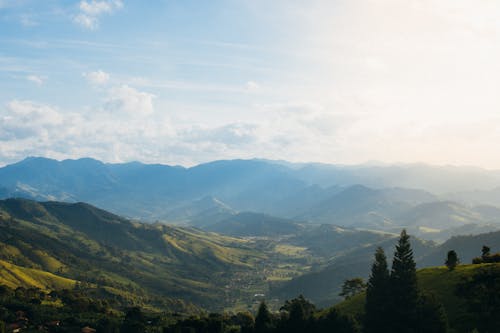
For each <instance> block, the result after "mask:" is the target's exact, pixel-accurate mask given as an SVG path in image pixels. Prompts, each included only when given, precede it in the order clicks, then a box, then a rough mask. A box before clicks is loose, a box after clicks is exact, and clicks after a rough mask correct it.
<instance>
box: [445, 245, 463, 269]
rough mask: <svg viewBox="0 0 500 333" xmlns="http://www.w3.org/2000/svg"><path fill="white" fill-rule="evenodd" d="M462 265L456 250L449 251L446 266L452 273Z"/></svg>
mask: <svg viewBox="0 0 500 333" xmlns="http://www.w3.org/2000/svg"><path fill="white" fill-rule="evenodd" d="M459 263H460V261H459V260H458V256H457V253H456V252H455V251H454V250H450V251H448V255H447V256H446V261H445V265H446V266H447V267H448V269H449V270H450V271H452V270H454V269H455V267H457V265H458V264H459Z"/></svg>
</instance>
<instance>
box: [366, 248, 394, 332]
mask: <svg viewBox="0 0 500 333" xmlns="http://www.w3.org/2000/svg"><path fill="white" fill-rule="evenodd" d="M389 278H390V276H389V269H388V267H387V258H386V256H385V253H384V250H383V249H382V248H381V247H379V248H377V250H376V252H375V261H374V262H373V265H372V271H371V274H370V278H369V279H368V283H367V289H366V303H365V314H366V315H365V331H366V332H368V333H378V332H380V333H382V332H386V330H385V326H386V322H387V320H386V318H387V316H388V315H389V313H388V310H389V307H388V303H387V302H388V300H389Z"/></svg>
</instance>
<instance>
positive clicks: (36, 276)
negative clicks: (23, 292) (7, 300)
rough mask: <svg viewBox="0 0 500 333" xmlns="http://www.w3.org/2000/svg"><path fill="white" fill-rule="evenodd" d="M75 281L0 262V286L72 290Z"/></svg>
mask: <svg viewBox="0 0 500 333" xmlns="http://www.w3.org/2000/svg"><path fill="white" fill-rule="evenodd" d="M76 282H77V281H75V280H71V279H67V278H63V277H60V276H57V275H55V274H52V273H49V272H45V271H42V270H38V269H33V268H26V267H21V266H17V265H14V264H11V263H8V262H6V261H4V260H0V284H3V285H6V286H7V287H9V288H12V289H15V288H17V287H24V288H39V289H41V290H44V291H49V290H58V289H72V288H73V287H74V286H75V284H76Z"/></svg>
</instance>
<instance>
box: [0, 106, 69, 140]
mask: <svg viewBox="0 0 500 333" xmlns="http://www.w3.org/2000/svg"><path fill="white" fill-rule="evenodd" d="M63 123H64V119H63V116H62V115H61V113H60V112H59V111H58V110H57V109H56V108H53V107H51V106H48V105H43V104H38V103H34V102H31V101H19V100H13V101H11V102H9V103H8V104H7V106H6V108H5V111H4V112H2V113H1V114H0V129H1V131H0V133H2V134H0V139H1V140H16V139H23V138H26V137H39V138H41V139H42V138H47V136H48V132H49V131H51V130H52V129H54V128H57V127H58V126H60V125H62V124H63Z"/></svg>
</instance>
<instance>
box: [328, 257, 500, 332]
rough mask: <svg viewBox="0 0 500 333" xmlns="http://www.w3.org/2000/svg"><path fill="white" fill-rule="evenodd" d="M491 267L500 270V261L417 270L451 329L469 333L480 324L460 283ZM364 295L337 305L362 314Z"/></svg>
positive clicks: (497, 271) (420, 283)
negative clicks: (459, 287)
mask: <svg viewBox="0 0 500 333" xmlns="http://www.w3.org/2000/svg"><path fill="white" fill-rule="evenodd" d="M485 269H492V270H493V272H494V274H497V275H498V273H500V264H480V265H460V266H457V267H456V269H455V270H453V271H449V270H448V269H447V268H446V267H445V266H439V267H429V268H423V269H420V270H418V272H417V279H418V285H419V288H420V290H421V291H422V292H424V293H426V294H432V295H434V296H435V298H436V300H437V301H439V302H440V303H441V304H442V305H443V306H444V308H445V310H446V313H447V316H448V321H449V324H450V327H451V328H454V329H455V330H456V331H457V332H470V331H472V329H474V327H478V325H479V324H478V323H477V320H478V319H477V318H476V317H474V316H473V315H472V314H471V313H470V312H468V311H467V304H466V300H465V299H464V298H463V297H461V296H458V295H457V288H458V285H459V284H460V283H461V282H463V281H466V280H470V279H471V278H472V277H473V276H474V275H475V274H478V273H480V272H481V271H482V270H485ZM364 303H365V295H364V294H359V295H356V296H354V297H352V298H351V299H348V300H346V301H343V302H341V303H339V304H337V305H336V306H335V308H336V309H337V310H339V311H340V312H341V313H343V314H349V315H353V316H355V317H358V318H360V317H362V315H363V313H364Z"/></svg>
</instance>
